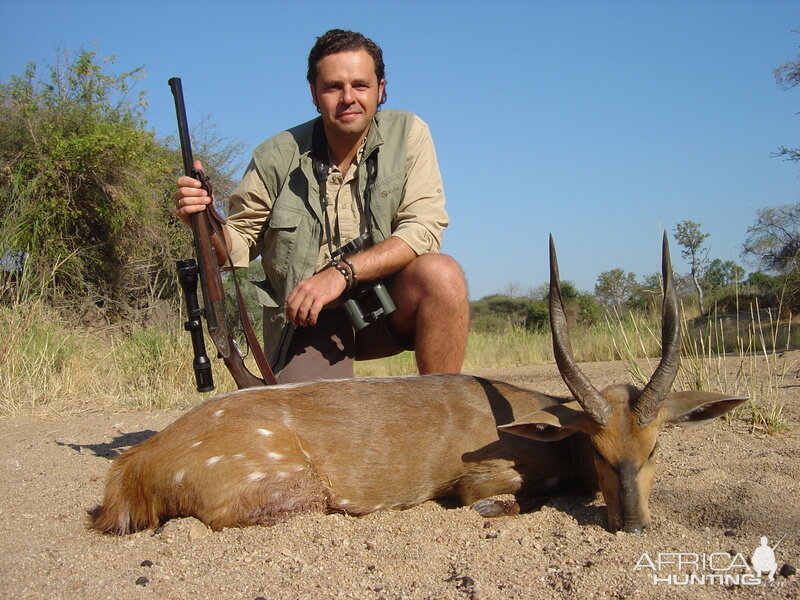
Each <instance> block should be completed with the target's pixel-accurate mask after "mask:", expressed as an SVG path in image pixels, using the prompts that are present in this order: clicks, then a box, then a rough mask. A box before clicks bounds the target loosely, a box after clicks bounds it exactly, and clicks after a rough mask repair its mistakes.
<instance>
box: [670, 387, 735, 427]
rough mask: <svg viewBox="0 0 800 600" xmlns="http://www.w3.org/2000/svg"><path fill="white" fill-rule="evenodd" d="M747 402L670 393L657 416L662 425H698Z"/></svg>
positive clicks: (710, 395) (712, 395) (703, 394)
mask: <svg viewBox="0 0 800 600" xmlns="http://www.w3.org/2000/svg"><path fill="white" fill-rule="evenodd" d="M747 400H749V398H733V397H731V396H728V395H726V394H715V393H713V392H672V393H671V394H667V397H666V398H665V399H664V404H662V405H661V408H660V409H659V415H658V416H659V418H660V419H661V420H662V422H664V423H675V424H676V425H699V424H701V423H706V422H708V421H713V420H714V419H716V418H718V417H721V416H722V415H724V414H725V413H726V412H728V411H729V410H731V409H733V408H736V407H737V406H739V405H740V404H742V403H743V402H747Z"/></svg>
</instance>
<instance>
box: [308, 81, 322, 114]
mask: <svg viewBox="0 0 800 600" xmlns="http://www.w3.org/2000/svg"><path fill="white" fill-rule="evenodd" d="M308 89H309V91H310V92H311V102H312V103H313V104H314V106H315V107H316V108H317V112H319V104H317V86H316V85H314V84H313V83H309V84H308Z"/></svg>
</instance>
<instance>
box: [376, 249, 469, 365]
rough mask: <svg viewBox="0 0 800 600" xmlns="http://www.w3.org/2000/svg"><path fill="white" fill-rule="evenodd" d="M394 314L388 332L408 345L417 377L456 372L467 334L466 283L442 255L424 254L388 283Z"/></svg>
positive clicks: (461, 361)
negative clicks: (411, 346) (411, 344)
mask: <svg viewBox="0 0 800 600" xmlns="http://www.w3.org/2000/svg"><path fill="white" fill-rule="evenodd" d="M391 291H392V297H393V299H394V301H395V304H396V305H397V310H396V311H395V312H394V313H393V314H392V315H391V316H390V317H389V319H390V322H391V325H392V328H393V330H394V331H395V332H396V333H397V334H398V335H400V336H402V337H408V338H409V339H413V340H414V347H415V354H416V360H417V367H418V368H419V372H420V374H425V373H460V372H461V368H462V366H463V364H464V354H465V352H466V347H467V333H468V330H469V301H468V298H467V284H466V281H465V279H464V272H463V271H462V270H461V267H460V266H459V265H458V263H456V261H455V260H453V259H452V258H451V257H450V256H447V255H445V254H424V255H422V256H419V257H417V258H416V259H414V260H413V261H411V263H410V264H409V265H408V266H406V267H405V268H404V269H403V270H402V271H400V272H399V273H398V274H397V275H396V276H395V277H394V281H393V282H392V290H391Z"/></svg>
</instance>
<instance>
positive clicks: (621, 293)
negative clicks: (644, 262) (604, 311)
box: [594, 269, 636, 308]
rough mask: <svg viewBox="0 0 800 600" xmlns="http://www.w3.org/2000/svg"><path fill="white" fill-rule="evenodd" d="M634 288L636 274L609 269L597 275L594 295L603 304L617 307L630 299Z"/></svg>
mask: <svg viewBox="0 0 800 600" xmlns="http://www.w3.org/2000/svg"><path fill="white" fill-rule="evenodd" d="M635 289H636V275H634V274H633V273H626V272H625V271H623V270H622V269H611V270H610V271H603V272H602V273H600V275H598V276H597V283H596V284H595V286H594V295H595V296H596V297H597V299H598V300H600V302H602V303H603V304H605V305H607V306H614V307H616V308H619V307H620V306H621V305H622V304H624V303H626V302H628V301H629V300H630V298H631V295H632V294H633V291H634V290H635Z"/></svg>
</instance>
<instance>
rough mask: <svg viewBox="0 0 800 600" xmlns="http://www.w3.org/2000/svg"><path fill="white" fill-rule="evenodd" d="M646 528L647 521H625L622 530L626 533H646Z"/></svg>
mask: <svg viewBox="0 0 800 600" xmlns="http://www.w3.org/2000/svg"><path fill="white" fill-rule="evenodd" d="M645 529H647V523H624V524H623V525H622V531H624V532H625V533H644V530H645Z"/></svg>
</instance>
